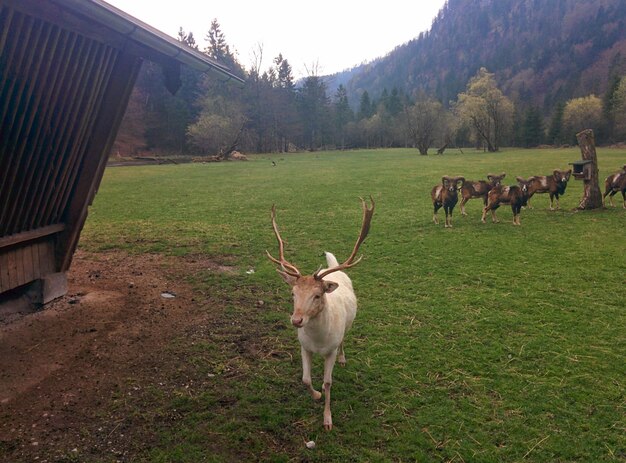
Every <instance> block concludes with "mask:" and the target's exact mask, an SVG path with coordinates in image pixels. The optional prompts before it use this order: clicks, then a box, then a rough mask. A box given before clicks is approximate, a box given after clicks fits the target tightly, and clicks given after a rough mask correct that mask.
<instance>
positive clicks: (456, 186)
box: [441, 175, 465, 193]
mask: <svg viewBox="0 0 626 463" xmlns="http://www.w3.org/2000/svg"><path fill="white" fill-rule="evenodd" d="M464 181H465V177H450V176H448V175H444V176H443V177H441V183H442V184H443V187H444V188H445V189H446V190H448V191H449V192H450V193H452V192H455V191H456V190H460V189H461V187H462V186H463V182H464Z"/></svg>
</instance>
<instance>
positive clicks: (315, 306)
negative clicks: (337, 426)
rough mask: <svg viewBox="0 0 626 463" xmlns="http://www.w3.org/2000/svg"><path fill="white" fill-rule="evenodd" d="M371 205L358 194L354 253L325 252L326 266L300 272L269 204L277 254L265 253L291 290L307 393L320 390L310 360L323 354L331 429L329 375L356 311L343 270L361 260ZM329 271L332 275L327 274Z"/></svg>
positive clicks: (326, 418) (329, 426)
mask: <svg viewBox="0 0 626 463" xmlns="http://www.w3.org/2000/svg"><path fill="white" fill-rule="evenodd" d="M370 199H371V201H372V207H371V208H368V207H367V204H366V203H365V201H364V200H363V199H362V198H361V204H362V206H363V223H362V225H361V233H360V234H359V237H358V239H357V241H356V244H355V245H354V249H353V250H352V254H350V257H348V259H347V260H346V261H345V262H344V263H343V264H339V262H337V259H336V258H335V256H334V255H332V254H331V253H329V252H327V253H326V262H327V264H328V268H327V269H322V268H321V267H320V268H319V269H318V270H317V271H316V272H315V273H314V274H313V275H302V274H301V273H300V271H299V270H298V268H297V267H296V266H295V265H293V264H291V263H289V262H288V261H287V260H286V259H285V253H284V248H285V246H284V243H283V240H282V238H281V237H280V233H279V232H278V226H277V225H276V207H275V206H272V214H271V217H272V227H273V228H274V234H275V235H276V239H277V240H278V252H279V255H278V259H276V258H274V257H272V255H271V254H270V253H269V252H268V253H267V256H268V257H269V259H270V260H271V261H272V262H274V263H275V264H278V265H280V269H277V271H278V273H279V274H280V276H281V277H282V278H283V280H285V281H286V282H287V284H289V285H290V286H291V292H292V293H293V314H292V315H291V324H292V325H293V326H295V327H296V328H297V329H298V340H299V341H300V351H301V354H302V382H303V383H304V384H305V385H306V386H307V388H308V389H309V392H310V393H311V397H313V399H314V400H319V399H320V398H321V397H322V394H321V393H320V392H319V391H316V390H315V388H314V387H313V385H312V381H311V362H312V358H313V354H314V353H317V354H320V355H321V356H322V357H324V384H323V386H322V387H323V390H324V396H325V403H324V428H325V429H326V430H327V431H330V430H331V429H332V427H333V419H332V415H331V412H330V387H331V385H332V380H333V367H334V366H335V360H337V356H338V357H339V359H338V360H339V364H340V365H342V366H343V365H345V364H346V357H345V354H344V351H343V339H344V336H345V334H346V332H347V331H348V330H349V329H350V327H351V326H352V322H353V321H354V318H355V316H356V310H357V303H356V295H355V294H354V290H353V289H352V281H351V280H350V278H349V277H348V275H346V274H345V273H344V272H343V270H346V269H348V268H350V267H354V266H355V265H356V264H358V263H359V262H360V261H361V257H359V258H358V259H356V260H355V257H356V254H357V251H358V250H359V247H360V246H361V243H362V242H363V241H364V240H365V238H366V237H367V234H368V233H369V229H370V223H371V221H372V215H373V214H374V207H375V204H374V199H373V198H372V197H371V196H370ZM331 274H332V277H331V279H327V277H329V276H330V275H331Z"/></svg>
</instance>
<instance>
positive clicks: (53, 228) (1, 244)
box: [0, 223, 65, 249]
mask: <svg viewBox="0 0 626 463" xmlns="http://www.w3.org/2000/svg"><path fill="white" fill-rule="evenodd" d="M63 230H65V224H64V223H57V224H54V225H48V226H47V227H41V228H37V229H35V230H29V231H26V232H22V233H16V234H15V235H9V236H3V237H2V238H0V249H2V248H6V247H9V246H15V245H16V244H22V243H26V242H28V241H35V240H37V239H39V238H43V237H45V236H49V235H54V234H55V233H59V232H62V231H63Z"/></svg>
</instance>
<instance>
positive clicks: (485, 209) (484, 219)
mask: <svg viewBox="0 0 626 463" xmlns="http://www.w3.org/2000/svg"><path fill="white" fill-rule="evenodd" d="M486 219H487V206H485V207H483V215H482V217H481V218H480V221H481V222H482V223H487V220H486Z"/></svg>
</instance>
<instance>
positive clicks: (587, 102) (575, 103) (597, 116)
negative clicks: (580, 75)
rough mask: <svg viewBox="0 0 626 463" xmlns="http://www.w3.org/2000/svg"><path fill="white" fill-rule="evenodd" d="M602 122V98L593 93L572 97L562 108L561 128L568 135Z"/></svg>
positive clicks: (597, 125)
mask: <svg viewBox="0 0 626 463" xmlns="http://www.w3.org/2000/svg"><path fill="white" fill-rule="evenodd" d="M601 124H602V100H601V99H600V98H598V97H597V96H595V95H589V96H585V97H582V98H573V99H571V100H569V101H568V102H567V103H566V104H565V108H564V109H563V128H564V130H565V133H566V134H567V136H568V137H573V136H574V135H575V134H577V133H578V132H580V131H582V130H585V129H594V131H595V130H597V128H598V127H600V126H601Z"/></svg>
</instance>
